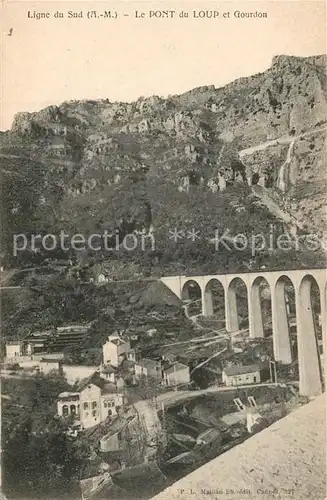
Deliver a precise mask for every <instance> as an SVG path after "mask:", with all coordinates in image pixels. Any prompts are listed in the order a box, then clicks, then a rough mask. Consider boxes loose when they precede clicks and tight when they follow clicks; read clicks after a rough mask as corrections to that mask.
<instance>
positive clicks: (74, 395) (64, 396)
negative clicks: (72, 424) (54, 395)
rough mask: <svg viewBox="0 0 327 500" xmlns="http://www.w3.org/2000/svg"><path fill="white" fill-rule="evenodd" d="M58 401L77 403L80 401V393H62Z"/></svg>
mask: <svg viewBox="0 0 327 500" xmlns="http://www.w3.org/2000/svg"><path fill="white" fill-rule="evenodd" d="M58 399H61V400H64V401H65V400H67V401H77V400H78V399H79V392H67V391H66V392H61V393H60V394H59V396H58Z"/></svg>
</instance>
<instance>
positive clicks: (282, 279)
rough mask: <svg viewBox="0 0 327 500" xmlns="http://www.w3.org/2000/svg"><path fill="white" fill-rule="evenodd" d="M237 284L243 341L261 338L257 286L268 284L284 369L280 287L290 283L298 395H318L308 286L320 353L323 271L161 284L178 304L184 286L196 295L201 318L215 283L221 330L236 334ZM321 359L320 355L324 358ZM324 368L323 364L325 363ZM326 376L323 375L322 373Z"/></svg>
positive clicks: (287, 359) (277, 354)
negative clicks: (315, 298) (245, 319)
mask: <svg viewBox="0 0 327 500" xmlns="http://www.w3.org/2000/svg"><path fill="white" fill-rule="evenodd" d="M239 280H242V282H243V283H244V284H245V286H246V289H247V302H248V316H249V336H250V337H252V338H258V337H263V336H264V329H263V317H262V306H261V297H260V288H259V287H260V284H261V283H262V280H265V283H266V284H268V285H269V288H270V296H271V312H272V334H273V347H274V358H275V360H276V361H279V362H281V363H284V364H289V363H291V362H292V351H291V340H290V331H289V321H288V313H287V304H286V298H285V286H286V285H287V284H288V283H290V282H291V284H292V285H293V287H294V293H295V308H296V328H297V348H298V363H299V384H300V394H302V395H307V396H315V395H318V394H320V393H321V392H322V390H323V388H322V366H321V362H320V355H319V352H318V345H317V338H316V327H315V321H314V311H313V308H312V298H311V287H312V283H313V282H314V281H315V282H316V284H317V286H318V289H319V296H320V307H321V324H322V336H323V349H324V353H325V341H326V320H327V317H326V311H327V272H326V269H310V270H302V269H301V270H291V271H262V272H261V271H260V272H248V273H235V274H217V275H209V276H169V277H163V278H161V281H162V282H163V283H164V284H165V285H166V286H167V287H168V288H169V289H170V290H171V291H172V292H173V293H175V295H177V297H179V298H180V299H186V298H187V297H188V293H187V289H188V285H189V284H190V282H195V283H197V285H198V286H199V288H200V290H201V301H202V314H203V315H204V316H211V315H212V314H213V296H212V291H211V286H212V284H213V283H217V282H218V283H220V285H221V286H222V287H223V290H224V299H225V300H224V304H225V326H226V329H227V331H229V332H233V331H237V330H239V319H238V311H237V300H236V284H237V283H238V282H239ZM324 358H326V356H324ZM325 365H326V363H325ZM325 372H326V370H325Z"/></svg>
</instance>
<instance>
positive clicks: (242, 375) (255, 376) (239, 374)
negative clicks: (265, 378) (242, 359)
mask: <svg viewBox="0 0 327 500" xmlns="http://www.w3.org/2000/svg"><path fill="white" fill-rule="evenodd" d="M222 380H223V383H224V384H225V385H226V386H231V385H245V384H256V383H260V380H261V378H260V368H259V366H258V365H248V366H243V365H241V366H230V367H227V368H224V369H223V372H222Z"/></svg>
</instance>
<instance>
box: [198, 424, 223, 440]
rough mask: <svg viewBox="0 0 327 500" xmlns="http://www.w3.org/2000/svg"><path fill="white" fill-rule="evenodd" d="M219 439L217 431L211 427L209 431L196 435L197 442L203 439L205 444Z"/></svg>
mask: <svg viewBox="0 0 327 500" xmlns="http://www.w3.org/2000/svg"><path fill="white" fill-rule="evenodd" d="M219 437H220V432H219V430H218V429H215V428H214V427H212V428H210V429H207V430H205V431H204V432H201V434H199V435H198V437H197V439H199V440H201V439H203V440H205V441H207V442H212V441H214V440H216V439H217V438H219Z"/></svg>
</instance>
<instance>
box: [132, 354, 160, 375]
mask: <svg viewBox="0 0 327 500" xmlns="http://www.w3.org/2000/svg"><path fill="white" fill-rule="evenodd" d="M135 376H136V377H137V378H141V377H142V376H144V377H152V378H156V379H160V380H161V379H162V367H161V360H154V359H150V358H143V359H141V360H140V361H138V362H137V363H135Z"/></svg>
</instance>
